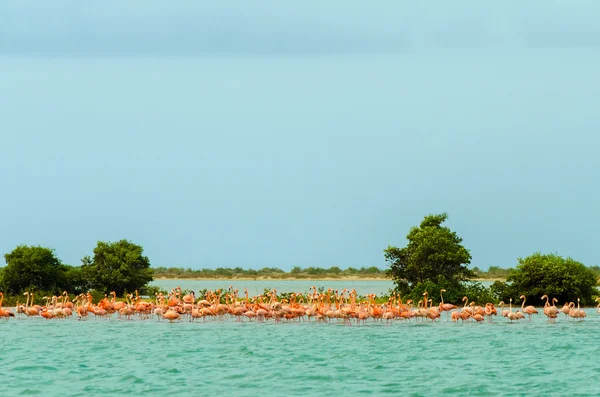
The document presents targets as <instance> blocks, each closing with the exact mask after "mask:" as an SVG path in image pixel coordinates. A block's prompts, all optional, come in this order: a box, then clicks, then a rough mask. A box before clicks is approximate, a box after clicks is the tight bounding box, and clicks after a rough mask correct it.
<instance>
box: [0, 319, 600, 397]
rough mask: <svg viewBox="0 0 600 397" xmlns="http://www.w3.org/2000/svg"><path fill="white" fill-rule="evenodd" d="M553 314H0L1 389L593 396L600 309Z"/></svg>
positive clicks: (10, 392)
mask: <svg viewBox="0 0 600 397" xmlns="http://www.w3.org/2000/svg"><path fill="white" fill-rule="evenodd" d="M587 312H588V317H587V318H586V319H585V320H584V321H582V322H573V321H565V320H564V318H563V317H560V318H559V320H558V322H557V323H556V324H549V323H548V322H547V321H546V319H545V317H544V316H543V315H538V316H537V317H536V318H534V321H533V322H531V323H530V322H528V321H523V322H521V323H514V324H510V323H507V322H506V321H505V319H503V318H495V319H494V322H493V323H491V324H489V323H482V324H477V323H473V322H470V323H464V324H461V323H459V324H454V323H451V322H447V321H446V320H445V314H444V316H443V317H442V321H439V322H436V323H431V322H426V323H416V322H414V321H413V322H410V323H404V322H402V321H395V322H394V323H393V324H391V325H385V324H384V323H374V322H369V323H367V324H366V325H365V326H357V325H355V324H353V325H352V326H347V325H343V324H341V323H331V324H325V323H318V324H317V323H314V322H310V323H309V322H300V323H297V322H296V323H284V322H281V323H274V322H272V321H270V322H267V323H257V322H254V321H253V322H248V321H246V322H242V323H239V322H236V321H235V320H225V321H219V320H216V321H207V322H202V321H200V322H197V323H190V322H187V321H182V322H179V323H174V324H170V323H168V322H165V321H160V322H159V321H156V320H154V319H151V320H145V321H140V320H132V321H126V320H119V319H117V318H116V317H115V318H113V319H111V320H110V321H103V320H94V319H89V320H87V321H77V320H75V319H69V320H50V321H47V320H45V319H43V318H41V317H40V318H27V319H10V320H9V321H3V320H2V321H0V337H1V338H2V339H1V340H2V341H3V343H2V347H3V349H2V353H1V355H0V363H1V365H2V369H3V379H4V381H3V382H0V396H17V395H32V394H33V395H35V394H38V395H43V396H58V395H61V396H106V395H132V394H143V395H144V396H164V395H167V394H173V393H178V394H180V395H192V394H198V393H201V394H204V395H222V394H223V393H227V394H228V395H230V396H256V395H261V396H280V395H282V394H284V393H285V394H287V395H298V396H304V395H306V396H336V397H338V396H340V395H357V394H372V395H383V394H389V395H413V396H434V395H440V394H443V395H455V396H464V395H478V396H483V395H528V396H529V395H533V396H553V395H556V396H559V395H580V396H584V395H589V396H592V395H598V394H600V386H598V385H599V381H600V365H598V364H597V357H598V356H599V354H600V342H598V338H597V334H598V331H599V330H600V315H598V314H596V313H595V311H594V310H588V311H587Z"/></svg>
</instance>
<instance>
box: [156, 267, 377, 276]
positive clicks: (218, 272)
mask: <svg viewBox="0 0 600 397" xmlns="http://www.w3.org/2000/svg"><path fill="white" fill-rule="evenodd" d="M154 277H156V278H214V279H219V278H273V279H286V278H292V279H319V278H345V277H357V278H384V277H386V271H385V270H382V269H379V268H378V267H376V266H371V267H361V268H358V269H357V268H353V267H349V268H346V269H341V268H339V267H338V266H333V267H330V268H320V267H307V268H302V267H299V266H295V267H293V268H292V270H291V271H289V272H286V271H284V270H281V269H279V268H276V267H264V268H262V269H259V270H254V269H243V268H241V267H234V268H227V267H218V268H216V269H199V270H194V269H190V268H182V267H168V268H167V267H157V268H154Z"/></svg>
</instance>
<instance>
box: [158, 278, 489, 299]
mask: <svg viewBox="0 0 600 397" xmlns="http://www.w3.org/2000/svg"><path fill="white" fill-rule="evenodd" d="M492 283H493V281H483V282H481V284H482V285H483V286H484V287H489V286H490V285H492ZM152 284H153V285H158V286H159V287H161V288H164V289H166V290H167V291H170V290H171V289H173V288H175V287H177V286H180V287H181V288H183V289H189V290H193V291H198V290H201V289H208V290H213V291H214V290H216V289H219V288H223V289H225V288H228V287H229V286H230V285H231V286H232V287H233V288H237V289H238V290H239V291H244V288H247V289H248V293H249V294H250V295H258V294H262V293H263V291H264V289H265V288H268V289H273V288H275V289H276V290H277V291H278V292H303V293H304V292H307V291H308V290H310V289H311V288H312V286H313V285H314V286H316V287H317V288H319V287H323V288H325V289H327V288H331V289H333V290H338V291H341V290H342V289H344V288H347V289H348V290H352V289H355V290H356V292H357V293H358V295H362V296H364V295H366V294H376V295H385V294H387V293H388V292H389V290H390V289H392V288H394V283H393V282H392V281H391V280H191V279H163V280H154V281H153V282H152ZM240 295H241V296H243V293H240Z"/></svg>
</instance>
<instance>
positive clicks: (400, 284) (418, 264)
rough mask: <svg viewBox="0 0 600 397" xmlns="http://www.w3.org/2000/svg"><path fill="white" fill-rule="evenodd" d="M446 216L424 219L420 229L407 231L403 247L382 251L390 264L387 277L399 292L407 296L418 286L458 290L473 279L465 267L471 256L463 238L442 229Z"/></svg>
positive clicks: (432, 216) (429, 216)
mask: <svg viewBox="0 0 600 397" xmlns="http://www.w3.org/2000/svg"><path fill="white" fill-rule="evenodd" d="M447 217H448V216H447V215H446V214H445V213H444V214H439V215H428V216H426V217H425V218H424V219H423V221H422V222H421V225H420V226H418V227H412V228H411V229H410V231H409V233H408V235H407V236H406V238H407V239H408V245H407V246H406V247H404V248H397V247H393V246H388V248H387V249H386V250H384V252H385V259H386V261H387V262H389V263H390V268H389V270H388V275H389V276H391V277H392V278H393V280H394V282H395V283H396V289H397V290H398V291H399V292H400V293H403V294H407V293H409V292H410V291H411V290H412V289H413V288H414V287H415V286H416V285H418V284H419V283H429V285H431V288H436V289H437V288H438V287H441V288H455V289H458V288H462V286H461V285H460V283H461V281H465V280H468V279H470V278H472V277H474V274H473V272H472V271H471V270H469V268H468V267H467V265H468V264H469V263H470V262H471V254H470V253H469V251H468V250H467V249H466V248H465V247H463V245H462V244H461V243H462V238H460V237H459V236H458V235H457V234H456V233H455V232H453V231H452V230H450V229H449V228H448V227H446V226H442V223H444V221H445V220H446V218H447ZM434 286H435V287H434ZM438 291H439V290H438ZM428 292H430V293H431V292H433V291H428Z"/></svg>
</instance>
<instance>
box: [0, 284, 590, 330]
mask: <svg viewBox="0 0 600 397" xmlns="http://www.w3.org/2000/svg"><path fill="white" fill-rule="evenodd" d="M312 288H313V293H312V294H310V293H309V294H307V295H303V294H300V293H298V294H294V293H292V294H290V295H289V299H279V298H278V296H277V291H276V290H273V291H271V292H269V293H267V294H265V295H258V296H254V297H252V298H250V297H249V296H248V290H244V291H245V298H241V297H239V296H238V290H234V289H232V288H231V287H230V288H229V289H228V290H227V292H226V293H223V291H222V290H216V291H214V292H213V291H208V292H207V293H206V294H205V297H204V299H196V296H195V293H194V292H190V293H188V294H185V295H184V294H183V292H182V290H181V288H180V287H177V288H175V289H173V290H172V291H171V293H170V294H168V296H167V297H165V296H164V295H163V294H157V295H156V296H155V299H154V300H153V301H147V300H144V299H142V298H141V297H140V296H139V295H138V292H137V291H135V295H133V294H128V295H126V296H125V301H117V294H116V293H115V292H112V293H111V294H110V295H109V296H107V295H105V296H104V299H101V300H100V301H99V302H98V303H94V302H93V301H92V295H90V294H89V293H88V294H87V295H85V294H81V295H78V296H76V297H75V298H74V299H73V300H71V299H70V296H69V294H68V293H67V291H64V292H63V294H62V295H60V296H52V297H47V296H44V297H43V298H42V299H43V300H45V302H46V304H45V305H42V306H40V305H34V304H33V302H34V293H33V292H31V293H30V292H25V294H24V295H25V297H26V302H25V304H17V306H16V307H15V308H14V311H13V310H12V309H11V308H9V309H4V308H2V302H3V301H4V294H3V293H2V292H0V317H4V318H5V319H8V318H10V317H40V316H41V317H44V318H45V319H47V320H50V319H66V318H71V317H73V316H77V318H78V319H79V320H85V319H87V318H90V317H94V318H100V319H106V320H108V319H110V318H111V317H113V315H114V314H115V313H116V314H117V316H118V317H119V318H124V319H128V320H130V319H132V318H133V317H134V316H135V317H137V318H139V319H149V318H151V317H156V318H157V319H158V320H161V319H164V320H168V321H170V322H174V321H181V320H188V321H195V320H198V319H202V320H203V321H206V320H209V319H221V320H222V319H225V318H227V317H229V318H235V319H236V321H244V320H245V319H247V320H250V321H252V320H256V321H267V320H274V321H278V322H279V321H301V320H307V321H311V320H313V319H314V320H315V321H321V322H331V321H337V322H340V321H343V322H345V323H347V324H350V323H351V322H352V321H355V322H357V323H358V324H361V323H365V322H366V321H367V320H368V319H372V320H375V321H385V322H387V323H390V322H391V321H393V320H404V321H410V320H411V319H413V318H414V319H415V321H419V320H420V321H427V320H431V321H435V320H437V319H438V318H440V317H441V315H442V313H443V312H448V313H449V314H447V317H448V319H451V320H452V321H454V322H458V321H476V322H483V321H485V320H486V318H487V321H489V322H491V321H492V317H493V316H496V315H497V314H498V311H497V309H496V307H495V306H494V304H492V303H486V304H485V305H484V306H478V305H476V304H475V303H474V302H471V303H469V301H468V298H467V297H466V296H465V297H464V298H463V299H462V301H463V302H464V305H463V306H462V307H461V308H458V307H457V306H455V305H452V304H450V303H444V296H443V293H444V292H446V291H445V290H443V289H442V290H441V291H440V303H439V305H437V306H435V305H433V301H432V299H430V298H429V296H428V293H427V292H425V293H424V294H423V299H421V300H419V302H418V303H417V305H416V307H414V305H413V301H412V300H407V301H406V302H405V303H403V302H402V299H400V296H397V295H393V296H391V297H390V299H389V301H388V302H387V303H384V304H378V303H376V302H375V295H374V294H371V295H367V296H366V297H364V298H363V299H360V300H357V294H356V290H352V291H348V290H347V289H344V290H343V291H341V293H338V291H333V290H331V289H329V290H328V291H327V292H326V293H318V292H317V288H316V287H312ZM520 299H522V301H523V303H522V305H521V307H520V308H518V307H517V308H516V310H515V311H513V307H512V299H511V300H510V301H509V304H508V309H506V305H505V304H504V302H500V304H499V307H500V314H501V315H502V316H503V317H505V318H506V321H511V322H513V321H520V320H523V319H525V318H526V315H527V316H528V317H529V321H531V317H532V316H533V315H536V314H539V312H538V310H537V309H536V308H535V307H533V306H525V302H526V298H525V296H524V295H521V296H520ZM542 299H545V300H546V303H545V305H544V308H543V309H542V311H543V314H544V315H546V317H548V320H549V321H550V322H554V321H555V320H556V318H557V317H558V316H559V314H560V313H563V314H564V316H565V318H566V319H567V320H568V319H569V318H572V319H575V320H578V321H581V320H583V319H584V318H585V317H586V313H585V311H584V310H582V309H581V308H580V306H579V299H577V307H575V303H574V302H566V303H565V304H564V306H562V308H560V309H559V308H558V307H556V305H555V304H556V303H557V302H558V300H557V299H556V298H554V299H552V301H550V299H549V298H548V296H547V295H544V296H542ZM223 302H224V303H223ZM596 302H600V298H598V299H596ZM596 312H598V313H600V303H599V304H598V306H597V307H596ZM90 315H91V316H90Z"/></svg>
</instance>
